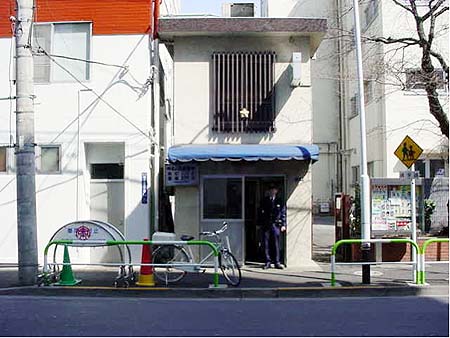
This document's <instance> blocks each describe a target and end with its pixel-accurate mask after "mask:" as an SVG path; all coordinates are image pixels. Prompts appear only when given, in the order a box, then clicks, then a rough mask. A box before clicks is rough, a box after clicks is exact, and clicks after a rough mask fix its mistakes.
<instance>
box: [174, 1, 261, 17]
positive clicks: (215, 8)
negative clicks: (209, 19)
mask: <svg viewBox="0 0 450 338" xmlns="http://www.w3.org/2000/svg"><path fill="white" fill-rule="evenodd" d="M226 2H234V3H236V2H255V1H253V0H181V13H182V14H192V13H195V14H200V13H201V14H215V15H221V14H222V3H226ZM257 2H259V1H257Z"/></svg>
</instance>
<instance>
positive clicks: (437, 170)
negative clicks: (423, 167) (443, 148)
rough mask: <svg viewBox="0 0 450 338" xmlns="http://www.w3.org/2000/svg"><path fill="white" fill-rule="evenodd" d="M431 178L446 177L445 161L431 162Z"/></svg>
mask: <svg viewBox="0 0 450 338" xmlns="http://www.w3.org/2000/svg"><path fill="white" fill-rule="evenodd" d="M430 176H431V177H436V176H445V161H444V160H430Z"/></svg>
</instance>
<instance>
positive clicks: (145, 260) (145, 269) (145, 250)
mask: <svg viewBox="0 0 450 338" xmlns="http://www.w3.org/2000/svg"><path fill="white" fill-rule="evenodd" d="M144 241H148V238H145V239H144ZM141 263H142V264H150V263H152V249H151V247H150V244H144V245H142V259H141ZM136 284H137V285H139V286H155V280H154V279H153V266H148V265H147V266H141V271H140V273H139V281H138V282H137V283H136Z"/></svg>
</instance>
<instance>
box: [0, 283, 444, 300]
mask: <svg viewBox="0 0 450 338" xmlns="http://www.w3.org/2000/svg"><path fill="white" fill-rule="evenodd" d="M2 295H14V296H49V297H52V296H55V297H58V296H69V297H70V296H72V297H82V296H89V297H92V296H95V297H140V298H241V299H251V298H332V297H389V296H431V295H447V296H448V286H426V287H423V286H422V287H418V286H408V285H405V286H341V287H286V288H227V289H210V288H203V289H199V288H137V287H136V288H134V287H133V288H128V289H125V288H113V287H83V286H77V287H63V286H48V287H39V288H38V287H21V288H8V289H0V296H2Z"/></svg>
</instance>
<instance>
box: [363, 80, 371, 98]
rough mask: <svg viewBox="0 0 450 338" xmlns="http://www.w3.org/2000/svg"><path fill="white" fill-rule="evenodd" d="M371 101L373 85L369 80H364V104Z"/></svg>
mask: <svg viewBox="0 0 450 338" xmlns="http://www.w3.org/2000/svg"><path fill="white" fill-rule="evenodd" d="M372 99H373V83H372V81H370V80H364V101H365V104H367V103H369V102H370V101H372Z"/></svg>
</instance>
